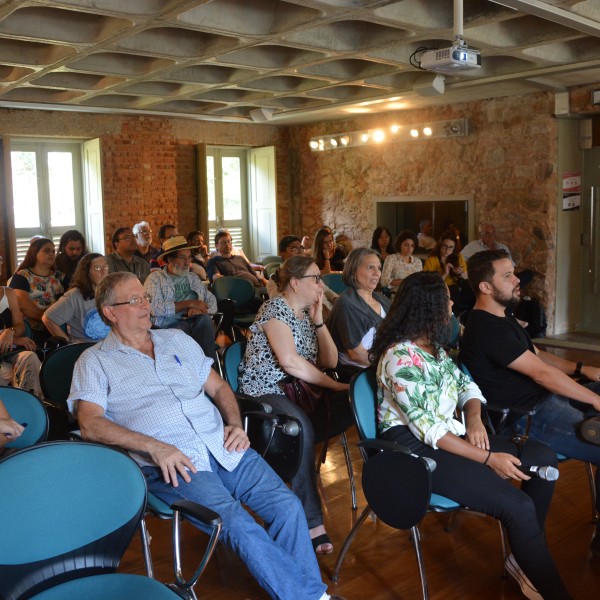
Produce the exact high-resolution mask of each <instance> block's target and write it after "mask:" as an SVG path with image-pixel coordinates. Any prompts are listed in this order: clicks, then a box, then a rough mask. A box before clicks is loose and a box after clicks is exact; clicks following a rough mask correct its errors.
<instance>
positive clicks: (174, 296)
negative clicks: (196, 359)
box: [144, 235, 217, 365]
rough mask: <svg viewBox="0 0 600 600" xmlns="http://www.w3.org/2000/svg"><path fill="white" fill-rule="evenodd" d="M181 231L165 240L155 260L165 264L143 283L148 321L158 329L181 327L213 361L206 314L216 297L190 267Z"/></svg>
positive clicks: (210, 323) (212, 341)
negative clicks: (149, 313)
mask: <svg viewBox="0 0 600 600" xmlns="http://www.w3.org/2000/svg"><path fill="white" fill-rule="evenodd" d="M196 248H197V246H190V245H188V243H187V241H186V239H185V238H184V237H183V236H182V235H178V236H175V237H173V238H170V239H168V240H166V241H165V242H164V244H163V253H162V254H161V255H160V256H159V257H158V259H159V260H164V261H166V263H167V265H166V266H165V267H164V268H163V269H161V270H156V271H152V272H151V273H150V275H148V278H147V279H146V282H145V284H144V289H145V290H146V293H147V294H148V295H149V296H151V298H150V299H149V302H150V304H151V306H152V322H153V324H154V325H156V326H157V327H160V328H161V329H181V330H182V331H185V333H187V334H188V335H190V336H191V337H192V338H194V340H195V341H196V342H197V343H198V344H199V345H200V347H201V348H202V350H203V351H204V354H205V355H206V356H208V357H209V358H212V359H213V361H214V364H215V365H216V361H217V354H216V349H217V345H216V343H215V328H214V325H213V321H212V319H211V317H210V315H211V314H213V313H215V312H217V299H216V298H215V297H214V296H213V294H211V293H210V292H209V291H208V288H207V287H206V285H205V284H204V283H202V281H201V280H200V278H199V277H198V276H197V275H196V274H195V273H193V272H192V271H191V270H190V265H191V262H192V250H195V249H196Z"/></svg>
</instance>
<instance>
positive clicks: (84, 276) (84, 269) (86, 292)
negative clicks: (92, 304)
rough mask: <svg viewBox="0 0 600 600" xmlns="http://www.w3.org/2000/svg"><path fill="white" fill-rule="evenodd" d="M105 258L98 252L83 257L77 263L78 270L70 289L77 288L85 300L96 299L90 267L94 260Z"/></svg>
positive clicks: (74, 274)
mask: <svg viewBox="0 0 600 600" xmlns="http://www.w3.org/2000/svg"><path fill="white" fill-rule="evenodd" d="M103 256H104V255H103V254H98V252H91V253H90V254H86V255H85V256H83V257H82V258H81V260H80V261H79V262H78V263H77V268H76V269H75V273H73V278H72V279H71V286H70V288H77V289H78V290H79V291H80V292H81V295H82V296H83V299H84V300H91V299H92V298H94V287H93V286H92V280H91V279H90V267H91V265H92V262H93V261H94V260H96V259H97V258H102V257H103ZM70 288H69V289H70Z"/></svg>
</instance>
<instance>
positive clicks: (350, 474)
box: [340, 431, 358, 510]
mask: <svg viewBox="0 0 600 600" xmlns="http://www.w3.org/2000/svg"><path fill="white" fill-rule="evenodd" d="M340 440H341V442H342V447H343V448H344V457H345V458H346V467H347V468H348V479H349V480H350V495H351V498H352V510H358V502H357V501H356V485H355V483H354V469H353V468H352V457H351V456H350V448H348V438H347V436H346V432H345V431H344V433H342V434H341V435H340Z"/></svg>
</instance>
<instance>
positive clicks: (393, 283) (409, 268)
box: [381, 229, 423, 292]
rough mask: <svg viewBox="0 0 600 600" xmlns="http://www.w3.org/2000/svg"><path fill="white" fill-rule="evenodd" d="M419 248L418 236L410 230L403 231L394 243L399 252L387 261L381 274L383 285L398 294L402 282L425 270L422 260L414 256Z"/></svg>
mask: <svg viewBox="0 0 600 600" xmlns="http://www.w3.org/2000/svg"><path fill="white" fill-rule="evenodd" d="M416 246H417V236H416V235H415V234H414V233H413V232H412V231H410V230H408V229H405V230H404V231H401V232H400V233H399V234H398V235H397V237H396V240H395V241H394V247H395V248H396V250H397V252H396V253H395V254H391V255H390V256H388V257H387V258H386V259H385V263H384V264H383V270H382V272H381V285H382V286H383V287H386V288H389V289H390V291H391V292H396V291H397V290H398V287H399V286H400V284H401V283H402V280H403V279H405V278H406V277H408V276H409V275H410V274H411V273H417V272H418V271H422V270H423V263H422V262H421V259H419V258H417V257H415V256H413V252H414V251H415V248H416Z"/></svg>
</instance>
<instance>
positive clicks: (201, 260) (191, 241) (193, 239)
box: [185, 230, 210, 281]
mask: <svg viewBox="0 0 600 600" xmlns="http://www.w3.org/2000/svg"><path fill="white" fill-rule="evenodd" d="M185 239H186V240H187V243H188V246H191V247H194V248H195V250H194V251H193V252H192V264H191V265H190V269H191V270H192V271H193V272H194V273H196V275H198V277H200V279H202V281H208V273H207V271H206V263H207V262H208V259H209V258H210V254H209V253H208V246H207V245H206V244H205V243H204V233H202V231H198V230H194V231H190V232H189V233H188V234H187V235H186V236H185Z"/></svg>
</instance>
